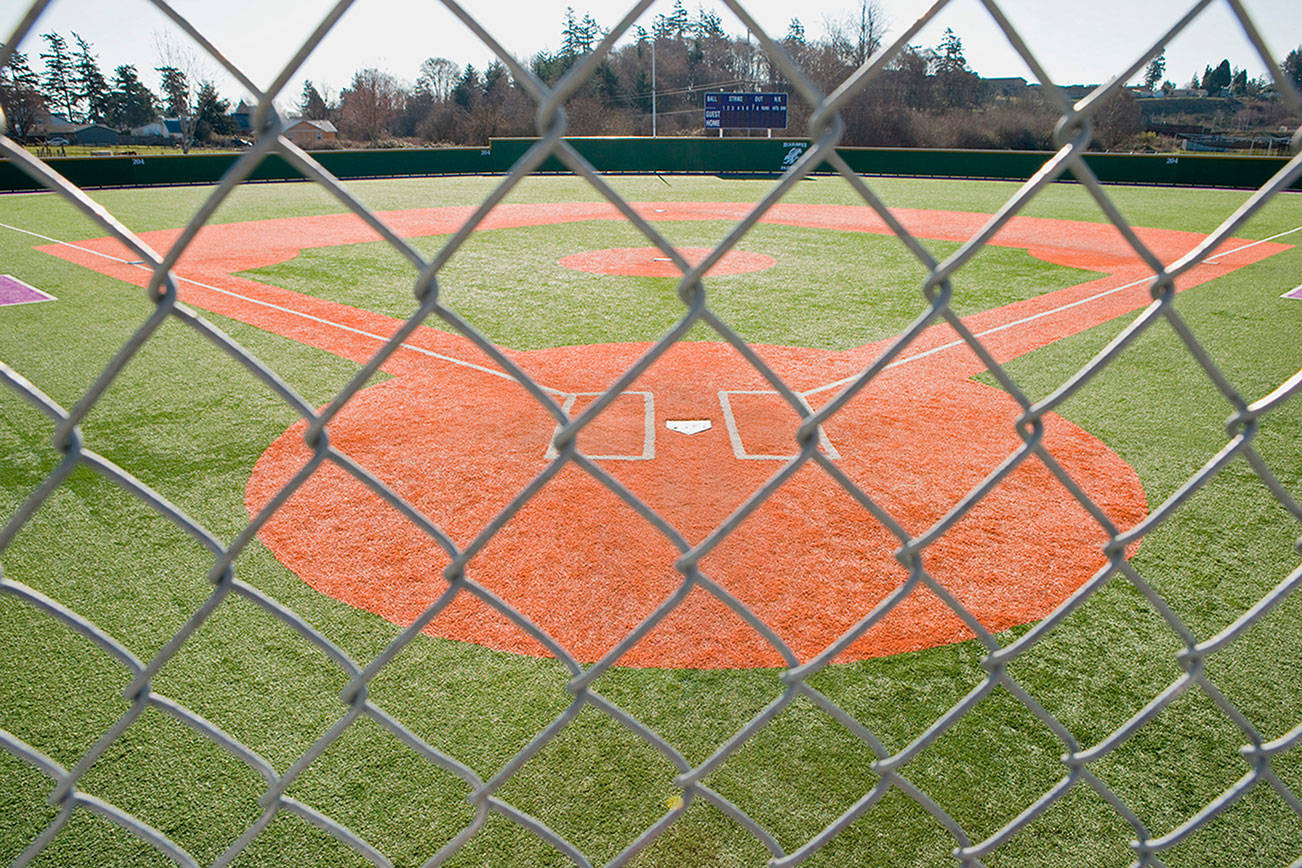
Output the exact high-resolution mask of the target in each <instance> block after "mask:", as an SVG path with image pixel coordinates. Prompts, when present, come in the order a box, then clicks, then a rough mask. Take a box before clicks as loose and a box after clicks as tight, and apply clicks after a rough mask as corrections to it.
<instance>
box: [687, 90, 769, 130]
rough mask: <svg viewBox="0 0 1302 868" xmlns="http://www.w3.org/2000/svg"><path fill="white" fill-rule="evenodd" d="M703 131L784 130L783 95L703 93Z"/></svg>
mask: <svg viewBox="0 0 1302 868" xmlns="http://www.w3.org/2000/svg"><path fill="white" fill-rule="evenodd" d="M705 128H706V129H707V130H785V129H786V128H787V95H786V94H785V93H707V94H706V95H705Z"/></svg>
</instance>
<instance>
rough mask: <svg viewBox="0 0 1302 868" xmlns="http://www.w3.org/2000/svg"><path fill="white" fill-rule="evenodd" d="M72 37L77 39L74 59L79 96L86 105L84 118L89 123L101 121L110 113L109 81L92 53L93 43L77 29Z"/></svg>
mask: <svg viewBox="0 0 1302 868" xmlns="http://www.w3.org/2000/svg"><path fill="white" fill-rule="evenodd" d="M72 38H73V39H75V40H76V41H77V54H76V57H75V58H74V61H73V68H74V70H75V74H76V83H77V96H78V98H79V99H80V100H81V101H82V102H84V103H85V105H86V113H85V114H84V115H83V116H82V119H83V120H85V121H86V122H87V123H92V124H97V123H101V122H103V120H104V118H105V117H106V116H107V115H108V105H109V86H108V82H107V81H106V80H105V79H104V74H103V73H102V72H100V69H99V61H98V59H97V58H96V57H95V55H94V54H93V53H91V44H90V43H89V42H87V41H86V40H84V39H82V38H81V37H80V36H78V35H77V33H76V31H74V32H73V34H72Z"/></svg>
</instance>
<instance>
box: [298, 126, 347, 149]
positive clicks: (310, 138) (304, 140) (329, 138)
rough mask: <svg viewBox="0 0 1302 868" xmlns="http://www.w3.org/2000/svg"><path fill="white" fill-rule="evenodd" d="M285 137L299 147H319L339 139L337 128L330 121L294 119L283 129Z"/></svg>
mask: <svg viewBox="0 0 1302 868" xmlns="http://www.w3.org/2000/svg"><path fill="white" fill-rule="evenodd" d="M285 137H286V138H287V139H289V140H290V141H291V142H293V143H294V144H296V145H298V146H299V147H300V148H313V147H321V146H322V145H324V144H326V143H334V142H337V141H339V130H337V129H335V125H334V124H332V123H331V122H330V121H310V120H306V119H304V120H300V121H295V122H294V123H293V124H291V125H290V127H289V129H287V130H285Z"/></svg>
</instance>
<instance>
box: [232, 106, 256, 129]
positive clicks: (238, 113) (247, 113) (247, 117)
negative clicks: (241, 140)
mask: <svg viewBox="0 0 1302 868" xmlns="http://www.w3.org/2000/svg"><path fill="white" fill-rule="evenodd" d="M255 108H256V106H251V105H249V104H248V103H247V102H245V101H244V100H240V104H239V105H237V106H236V107H235V111H233V112H231V120H233V121H235V129H236V130H237V131H238V132H239V134H240V135H242V136H247V135H248V134H249V133H252V132H253V111H254V109H255Z"/></svg>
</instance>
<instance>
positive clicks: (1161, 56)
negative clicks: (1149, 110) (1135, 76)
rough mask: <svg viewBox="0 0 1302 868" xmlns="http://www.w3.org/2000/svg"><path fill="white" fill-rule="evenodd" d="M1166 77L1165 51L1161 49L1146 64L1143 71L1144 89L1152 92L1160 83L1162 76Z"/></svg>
mask: <svg viewBox="0 0 1302 868" xmlns="http://www.w3.org/2000/svg"><path fill="white" fill-rule="evenodd" d="M1164 75H1166V49H1165V48H1163V49H1162V50H1161V51H1160V52H1158V55H1157V57H1154V58H1153V59H1152V60H1150V61H1149V62H1148V66H1147V67H1146V68H1145V69H1144V87H1146V88H1148V89H1149V90H1154V89H1155V88H1156V87H1157V85H1158V83H1159V82H1161V81H1162V76H1164Z"/></svg>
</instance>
